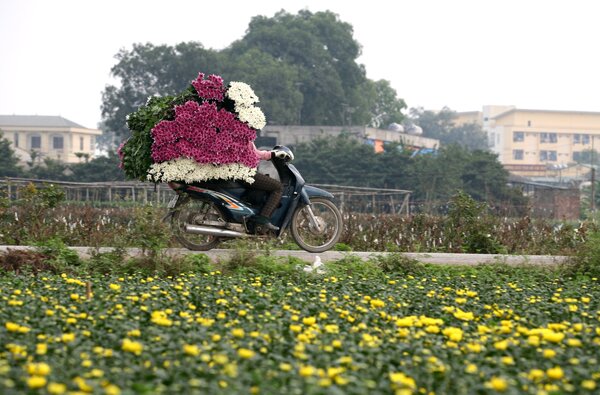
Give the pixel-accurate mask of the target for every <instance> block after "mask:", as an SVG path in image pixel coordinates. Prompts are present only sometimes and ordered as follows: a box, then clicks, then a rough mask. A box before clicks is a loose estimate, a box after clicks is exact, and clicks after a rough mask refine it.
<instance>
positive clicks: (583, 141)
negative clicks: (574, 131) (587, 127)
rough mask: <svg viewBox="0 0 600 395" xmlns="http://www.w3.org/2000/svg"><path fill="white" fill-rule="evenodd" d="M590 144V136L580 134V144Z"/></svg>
mask: <svg viewBox="0 0 600 395" xmlns="http://www.w3.org/2000/svg"><path fill="white" fill-rule="evenodd" d="M589 143H590V135H589V134H582V135H581V144H589Z"/></svg>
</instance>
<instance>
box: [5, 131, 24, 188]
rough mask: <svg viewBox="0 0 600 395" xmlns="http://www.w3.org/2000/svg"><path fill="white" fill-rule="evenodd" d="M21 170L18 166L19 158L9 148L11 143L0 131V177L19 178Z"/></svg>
mask: <svg viewBox="0 0 600 395" xmlns="http://www.w3.org/2000/svg"><path fill="white" fill-rule="evenodd" d="M22 175H23V169H21V167H20V166H19V158H18V157H17V155H16V154H15V151H14V150H13V149H12V147H11V142H10V141H8V140H7V139H6V138H5V137H4V133H3V132H2V130H0V177H21V176H22Z"/></svg>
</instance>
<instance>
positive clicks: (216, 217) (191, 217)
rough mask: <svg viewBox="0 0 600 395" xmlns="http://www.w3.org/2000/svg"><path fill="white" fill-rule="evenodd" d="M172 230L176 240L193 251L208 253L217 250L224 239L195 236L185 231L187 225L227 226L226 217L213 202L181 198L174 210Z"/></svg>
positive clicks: (202, 199)
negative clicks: (217, 246)
mask: <svg viewBox="0 0 600 395" xmlns="http://www.w3.org/2000/svg"><path fill="white" fill-rule="evenodd" d="M173 211H174V213H173V216H172V217H171V229H172V230H173V235H174V236H175V239H176V240H177V241H178V242H179V243H180V244H181V245H183V246H184V247H186V248H187V249H189V250H192V251H208V250H210V249H213V248H215V246H216V245H217V244H219V243H220V242H221V240H222V238H220V237H217V236H210V235H201V234H194V233H189V232H186V231H185V225H186V224H191V225H210V226H217V227H218V226H220V225H221V226H225V224H226V222H227V221H225V215H224V214H223V212H222V211H221V209H220V208H219V207H217V206H216V205H215V204H214V203H213V202H212V201H210V200H209V199H204V198H199V199H196V198H191V197H189V196H186V197H183V198H180V201H179V202H178V203H177V205H176V206H175V208H174V209H173Z"/></svg>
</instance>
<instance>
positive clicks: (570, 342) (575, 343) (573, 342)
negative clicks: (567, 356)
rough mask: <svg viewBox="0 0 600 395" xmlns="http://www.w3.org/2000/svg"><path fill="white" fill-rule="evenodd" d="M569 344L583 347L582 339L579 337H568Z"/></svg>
mask: <svg viewBox="0 0 600 395" xmlns="http://www.w3.org/2000/svg"><path fill="white" fill-rule="evenodd" d="M567 344H568V345H569V347H581V340H579V339H568V340H567Z"/></svg>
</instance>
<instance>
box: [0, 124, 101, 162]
mask: <svg viewBox="0 0 600 395" xmlns="http://www.w3.org/2000/svg"><path fill="white" fill-rule="evenodd" d="M0 130H1V131H2V132H3V134H4V138H5V139H7V140H8V141H10V142H11V143H12V148H13V150H14V151H15V153H16V154H17V156H18V157H19V159H20V161H21V162H23V163H25V162H29V161H31V153H32V152H36V153H37V156H36V158H40V159H43V158H51V159H58V160H61V161H63V162H66V163H77V162H80V161H82V160H83V158H84V157H88V158H91V157H93V156H94V153H95V151H96V137H97V136H99V135H101V134H102V131H101V130H98V129H88V128H86V127H83V126H81V125H78V124H76V123H75V122H72V121H70V120H68V119H65V118H63V117H60V116H44V115H0Z"/></svg>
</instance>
